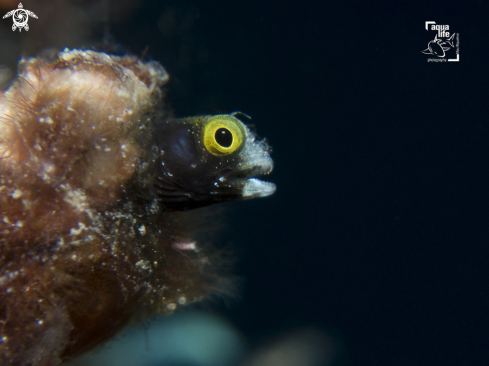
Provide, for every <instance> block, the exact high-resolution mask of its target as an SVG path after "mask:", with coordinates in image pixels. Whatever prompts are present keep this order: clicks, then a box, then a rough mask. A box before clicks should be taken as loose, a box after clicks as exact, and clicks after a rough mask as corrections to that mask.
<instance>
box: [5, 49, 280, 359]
mask: <svg viewBox="0 0 489 366" xmlns="http://www.w3.org/2000/svg"><path fill="white" fill-rule="evenodd" d="M20 69H21V72H20V75H19V77H18V79H17V80H16V81H15V82H14V84H13V85H12V86H11V87H10V88H9V89H8V90H7V91H5V92H4V93H3V95H0V250H1V251H0V364H1V365H32V366H34V365H35V366H44V365H57V364H59V363H61V362H62V361H63V360H68V359H70V358H72V357H75V356H76V355H78V354H80V353H82V352H84V351H86V350H88V349H90V348H92V347H94V346H96V345H98V344H100V343H102V342H103V341H105V340H108V339H110V338H111V337H112V336H113V335H114V334H115V333H116V332H117V331H118V330H120V329H121V328H122V327H123V326H125V325H126V324H127V323H128V321H130V320H131V319H134V318H135V317H137V316H139V315H140V314H141V313H144V314H151V313H155V312H159V313H164V314H170V313H172V312H173V311H174V310H175V309H177V308H178V307H179V306H181V305H185V304H188V303H191V302H194V301H198V300H200V299H203V298H204V297H205V296H207V295H208V294H209V293H211V292H213V291H219V289H220V288H222V287H223V282H225V279H224V278H222V277H220V276H219V274H218V273H217V268H218V265H219V263H216V260H217V259H216V260H214V257H213V256H212V253H207V252H206V251H205V250H201V248H199V247H198V246H197V243H196V242H195V238H193V237H192V233H191V232H189V230H188V228H187V222H188V217H187V218H186V215H187V214H186V213H184V212H181V211H184V210H187V209H191V208H194V207H201V206H205V205H209V204H212V203H217V202H225V201H230V200H235V199H247V198H253V197H263V196H267V195H270V194H272V193H273V192H274V190H275V186H274V185H273V184H271V183H267V182H262V181H260V180H258V179H256V178H253V176H255V175H257V174H266V173H268V172H269V171H271V169H272V167H273V163H272V161H271V159H270V157H269V154H268V146H267V145H266V143H265V142H262V141H255V137H254V135H253V133H252V132H251V131H249V129H248V128H247V127H246V126H245V125H244V124H242V122H241V121H239V120H238V119H237V118H236V116H235V115H222V116H214V117H212V116H203V117H198V118H197V119H193V118H189V119H180V120H175V122H172V121H159V120H158V119H160V117H158V114H157V113H156V110H158V109H162V104H161V99H162V95H163V93H162V89H161V88H162V86H163V85H164V84H165V83H166V82H167V80H168V75H167V73H166V71H165V70H164V69H163V67H162V66H161V65H160V64H159V63H157V62H142V61H141V60H139V59H138V58H136V57H131V56H125V57H116V56H109V55H107V54H104V53H98V52H93V51H79V50H71V51H68V50H65V51H64V52H61V53H60V54H59V55H58V58H57V59H55V60H50V61H47V60H43V59H41V58H33V59H29V60H26V61H22V62H21V65H20ZM216 121H217V122H216ZM216 123H217V125H216ZM221 123H222V125H221ZM229 123H230V124H231V125H229ZM167 126H174V127H171V128H170V129H168V127H167ZM209 126H212V128H213V130H212V131H211V135H209V133H210V132H209V131H210V130H209V128H211V127H209ZM233 126H234V127H233ZM228 128H229V130H228ZM238 130H240V131H241V135H239V136H237V135H235V133H234V132H233V131H238ZM200 134H202V136H206V144H207V141H208V140H209V139H210V140H212V139H213V138H214V141H213V142H211V143H212V144H213V149H214V150H216V149H218V150H219V149H220V150H219V151H224V153H220V154H217V155H216V154H213V153H212V151H214V150H212V149H211V150H209V151H207V147H208V146H207V145H205V146H204V145H203V143H202V141H201V139H200V137H196V136H200ZM169 136H171V140H169V141H167V139H168V138H170V137H169ZM209 136H210V137H209ZM233 138H234V139H235V140H233ZM236 139H243V141H238V142H236V141H237V140H236ZM210 140H209V141H210ZM216 141H217V142H216ZM215 144H217V145H216V146H217V148H216V146H214V145H215ZM220 144H222V145H223V146H220ZM230 146H232V147H233V148H232V149H231V147H230ZM231 150H232V151H231ZM194 172H198V173H194ZM187 182H188V184H187ZM208 187H214V188H215V187H219V188H215V189H214V188H213V189H212V190H211V189H210V188H208ZM214 197H215V199H214ZM223 197H224V198H223ZM226 197H227V198H226ZM216 265H217V266H216Z"/></svg>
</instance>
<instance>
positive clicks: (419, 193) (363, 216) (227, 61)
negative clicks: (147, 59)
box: [112, 1, 489, 366]
mask: <svg viewBox="0 0 489 366" xmlns="http://www.w3.org/2000/svg"><path fill="white" fill-rule="evenodd" d="M418 3H419V5H418V4H416V3H414V4H413V3H409V4H408V3H406V4H405V5H402V4H398V3H393V2H375V3H373V4H372V3H371V2H365V1H362V2H360V1H356V2H353V1H352V2H319V1H302V2H282V1H268V2H259V1H246V2H224V1H213V2H206V3H204V2H198V1H166V2H164V4H162V2H160V1H147V2H145V4H144V6H143V7H141V9H140V11H139V13H138V14H135V15H134V17H133V18H132V20H131V22H130V23H129V24H124V25H123V27H122V26H121V27H117V26H116V27H115V28H113V29H112V31H113V32H114V34H115V35H116V37H117V39H118V40H119V41H121V42H123V43H125V44H127V45H129V47H132V50H133V51H136V52H142V50H143V49H144V46H146V45H147V46H149V55H151V57H154V58H155V59H157V60H160V61H161V62H162V63H163V64H164V65H165V67H167V69H168V71H169V73H170V74H171V77H172V81H171V83H170V85H169V93H168V97H167V100H169V102H170V103H171V106H172V107H173V108H174V109H175V112H176V114H177V115H179V116H183V115H192V114H211V113H221V112H230V111H233V110H241V111H244V112H245V113H248V114H250V115H251V116H253V122H254V123H256V125H257V130H258V132H259V134H260V135H262V136H266V137H267V138H268V139H269V141H270V142H271V144H272V146H273V148H274V154H273V157H274V160H275V162H276V168H275V171H274V173H273V175H272V178H271V179H272V180H273V181H274V182H275V183H276V184H277V186H278V190H277V193H276V194H275V195H274V196H273V197H271V198H268V199H264V200H259V201H252V202H246V203H240V204H239V205H234V206H233V207H232V209H231V212H232V215H233V221H232V226H233V231H231V232H232V234H233V235H234V236H235V239H234V241H235V242H236V243H238V244H239V245H243V246H245V247H244V248H239V249H238V252H239V257H240V261H239V264H238V268H237V271H238V272H239V274H240V275H242V276H243V278H245V285H244V289H243V292H242V299H241V300H239V301H237V302H236V303H234V304H232V305H231V306H230V307H229V308H224V309H223V310H222V311H223V312H225V313H227V315H228V316H230V317H231V318H232V320H233V322H235V324H237V325H238V327H239V328H240V329H241V330H243V331H244V332H245V334H246V336H247V337H248V338H249V339H251V340H252V343H253V342H255V343H259V342H260V341H261V340H263V339H266V338H267V337H270V336H272V335H273V334H277V333H279V332H281V331H283V330H287V329H291V328H293V327H296V326H299V325H305V324H310V325H314V326H317V327H322V328H323V329H326V330H329V331H331V332H333V333H335V334H338V335H339V336H340V337H341V339H342V340H343V342H344V344H345V347H346V354H347V356H346V357H345V358H344V359H343V361H342V362H343V363H345V364H350V365H417V366H420V365H485V364H488V362H489V357H488V346H489V344H488V341H489V337H488V330H489V321H488V320H489V319H488V299H489V296H488V291H487V287H488V280H489V276H488V268H487V267H488V265H487V263H488V254H489V251H488V249H487V248H488V245H489V230H488V223H489V221H488V219H489V215H488V213H487V212H488V208H489V195H488V187H489V176H488V174H487V169H488V164H487V162H488V146H489V144H488V139H489V126H488V119H487V100H488V93H487V87H488V76H489V73H488V71H487V65H486V64H487V56H488V52H487V51H486V50H485V48H487V47H486V46H484V45H482V44H481V43H480V42H483V44H485V43H487V42H486V41H485V38H486V37H485V34H486V32H485V30H484V29H485V28H484V27H485V24H486V23H487V22H486V20H487V5H486V4H485V3H484V2H482V1H479V2H472V3H471V4H470V5H469V4H468V3H462V2H460V1H459V2H443V3H442V2H439V3H431V4H428V5H427V4H425V3H421V2H418ZM168 9H173V10H171V11H173V13H172V14H174V15H173V17H172V18H171V17H169V18H166V19H170V18H171V19H173V20H174V21H175V25H174V27H173V28H172V26H171V25H168V26H167V28H164V29H163V31H162V30H161V15H162V14H163V13H164V12H165V11H168ZM484 14H485V15H484ZM427 20H434V21H436V22H437V23H438V24H449V25H450V30H451V32H457V33H460V43H461V44H460V50H461V51H460V62H454V63H428V62H427V61H426V60H427V58H428V56H427V55H424V54H422V53H421V50H423V49H425V48H426V47H427V46H426V45H427V43H428V41H429V40H430V39H431V36H432V33H429V32H427V31H426V30H425V29H424V22H425V21H427ZM158 21H160V29H158V27H157V23H158ZM142 39H144V40H145V41H144V42H143V43H144V45H142V42H141V40H142Z"/></svg>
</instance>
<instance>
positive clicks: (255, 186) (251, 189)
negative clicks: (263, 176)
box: [243, 178, 277, 198]
mask: <svg viewBox="0 0 489 366" xmlns="http://www.w3.org/2000/svg"><path fill="white" fill-rule="evenodd" d="M276 189H277V186H276V185H275V184H273V183H269V182H264V181H262V180H259V179H256V178H251V179H248V180H247V181H246V183H245V185H244V187H243V198H255V197H266V196H270V195H271V194H273V193H274V192H275V190H276Z"/></svg>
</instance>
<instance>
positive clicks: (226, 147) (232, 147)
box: [204, 114, 245, 156]
mask: <svg viewBox="0 0 489 366" xmlns="http://www.w3.org/2000/svg"><path fill="white" fill-rule="evenodd" d="M244 139H245V131H244V128H243V124H242V123H241V121H240V120H239V119H237V118H235V117H233V116H230V115H226V114H222V115H218V116H214V117H211V118H209V119H208V120H207V122H206V124H205V125H204V145H205V147H206V148H207V150H208V151H209V152H210V153H211V154H212V155H216V156H224V155H229V154H232V153H233V152H235V151H236V150H238V149H239V148H240V147H241V146H242V145H243V142H244Z"/></svg>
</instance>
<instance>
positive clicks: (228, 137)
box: [216, 128, 233, 147]
mask: <svg viewBox="0 0 489 366" xmlns="http://www.w3.org/2000/svg"><path fill="white" fill-rule="evenodd" d="M216 141H217V143H218V144H219V145H221V146H222V147H229V146H231V145H232V143H233V134H232V133H231V131H229V130H228V129H227V128H220V129H218V130H217V131H216Z"/></svg>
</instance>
